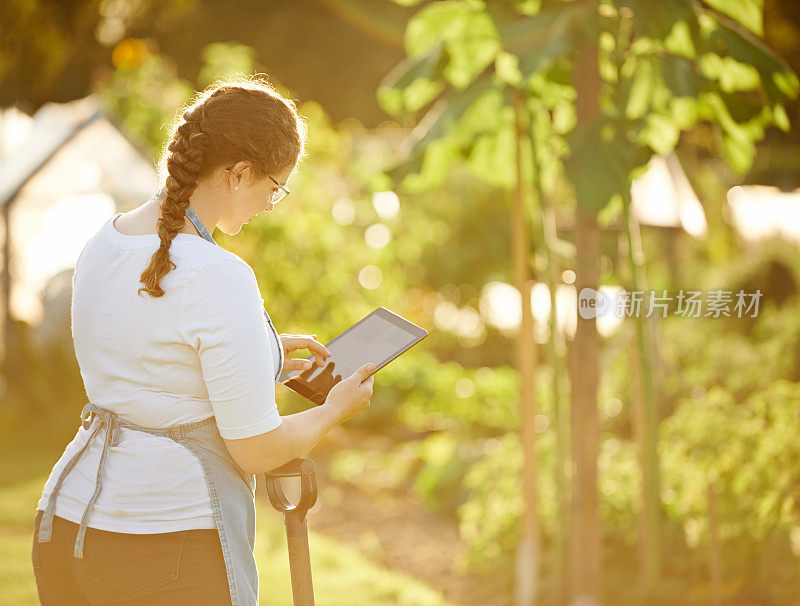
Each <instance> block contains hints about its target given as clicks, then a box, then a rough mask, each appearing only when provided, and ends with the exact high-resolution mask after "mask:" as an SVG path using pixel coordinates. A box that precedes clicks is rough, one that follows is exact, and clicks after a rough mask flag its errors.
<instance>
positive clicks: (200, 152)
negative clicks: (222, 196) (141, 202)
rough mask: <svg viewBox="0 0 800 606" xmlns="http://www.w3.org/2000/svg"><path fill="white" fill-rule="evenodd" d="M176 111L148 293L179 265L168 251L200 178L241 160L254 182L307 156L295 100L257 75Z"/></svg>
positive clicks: (226, 83)
mask: <svg viewBox="0 0 800 606" xmlns="http://www.w3.org/2000/svg"><path fill="white" fill-rule="evenodd" d="M181 109H182V111H179V112H178V113H176V117H175V119H174V120H173V123H172V128H171V136H170V137H169V139H168V140H167V142H166V144H165V145H164V150H163V152H162V154H161V158H160V161H159V172H160V175H161V181H162V182H163V183H164V184H165V187H164V188H162V192H163V199H162V201H161V216H160V217H159V219H158V236H159V238H160V239H161V245H160V246H159V247H158V250H156V252H155V253H153V256H152V257H151V259H150V264H149V265H148V266H147V268H146V269H145V270H144V272H143V273H142V276H141V283H142V284H144V286H143V287H141V288H140V289H139V290H138V293H141V291H145V292H147V293H148V294H150V295H151V296H153V297H161V296H163V295H164V290H163V289H162V288H161V286H160V284H159V283H160V281H161V278H163V277H164V276H165V275H166V274H167V273H169V271H170V270H171V269H175V267H176V265H175V263H173V262H172V261H171V260H170V257H169V248H170V245H171V244H172V240H173V238H174V237H175V235H176V234H177V233H178V232H179V231H180V230H181V229H183V227H184V225H185V223H186V215H185V213H184V211H185V210H186V208H187V207H188V206H189V198H190V197H191V195H192V193H193V192H194V190H195V189H196V188H197V184H198V181H199V180H200V179H202V178H205V177H208V176H209V175H211V174H212V173H214V171H216V170H217V169H219V168H222V167H227V166H230V165H232V164H235V163H236V162H239V161H242V160H246V161H249V162H250V163H251V169H250V170H251V175H252V178H253V179H256V180H260V179H266V178H267V175H268V174H274V173H279V172H282V171H284V170H288V169H290V168H292V167H294V166H295V165H296V164H297V163H298V162H299V161H300V160H301V159H302V158H303V157H304V156H305V143H306V138H307V126H306V123H305V120H304V119H303V118H302V117H301V116H300V115H299V114H298V113H297V107H296V106H295V103H294V102H293V101H292V100H290V99H286V98H284V97H283V96H281V94H280V93H279V92H278V91H277V90H276V89H275V87H273V86H272V84H270V83H269V82H268V81H267V80H266V79H265V78H263V77H261V76H238V77H236V78H233V79H223V80H217V81H215V82H214V83H213V84H211V85H209V86H208V88H206V89H205V90H204V91H202V92H200V93H197V94H196V95H195V97H194V98H193V99H192V100H191V101H190V102H189V104H188V105H185V106H183V107H182V108H181Z"/></svg>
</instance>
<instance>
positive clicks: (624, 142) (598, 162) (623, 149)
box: [565, 120, 652, 212]
mask: <svg viewBox="0 0 800 606" xmlns="http://www.w3.org/2000/svg"><path fill="white" fill-rule="evenodd" d="M621 126H622V125H619V124H614V123H610V122H604V121H601V120H597V121H594V122H592V123H590V124H586V125H584V126H582V127H580V128H578V129H576V130H575V131H574V132H573V133H572V134H571V136H570V137H569V145H570V150H571V153H570V156H569V158H567V160H566V162H565V170H566V174H567V177H568V178H569V180H570V182H571V183H572V185H573V187H574V188H575V196H576V198H577V201H578V204H579V205H580V206H582V207H583V208H585V209H586V210H590V211H594V212H597V211H599V210H601V209H602V208H604V207H605V206H606V205H607V204H608V203H609V201H610V200H611V198H612V197H613V196H614V195H615V194H620V195H623V196H625V195H628V192H629V191H630V174H631V172H632V171H633V170H634V169H636V168H638V167H640V166H643V165H645V164H647V161H648V160H649V159H650V156H651V155H652V154H651V152H650V150H648V149H647V148H645V147H643V146H641V145H639V144H638V143H636V142H633V141H630V140H629V139H628V138H627V137H626V136H625V135H624V133H623V132H622V131H621Z"/></svg>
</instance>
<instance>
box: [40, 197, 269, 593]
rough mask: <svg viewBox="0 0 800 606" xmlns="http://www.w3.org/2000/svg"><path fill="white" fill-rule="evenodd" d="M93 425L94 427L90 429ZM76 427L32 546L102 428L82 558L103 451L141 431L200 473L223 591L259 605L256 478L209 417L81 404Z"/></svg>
mask: <svg viewBox="0 0 800 606" xmlns="http://www.w3.org/2000/svg"><path fill="white" fill-rule="evenodd" d="M185 212H186V216H187V217H189V220H190V221H191V222H192V223H193V224H194V226H195V228H197V231H198V232H199V233H200V235H201V236H202V237H203V238H204V239H205V240H208V241H209V242H211V243H213V244H215V245H216V242H215V241H214V239H213V238H212V237H211V234H210V233H209V232H208V230H207V229H206V228H205V226H204V225H203V223H202V222H201V221H200V219H199V218H198V217H197V214H196V213H195V212H194V209H192V207H191V206H189V207H188V208H187V209H186V211H185ZM264 316H265V317H266V319H267V322H268V324H269V326H270V328H271V329H272V332H273V333H274V335H275V339H276V341H277V342H278V352H279V364H278V371H277V373H276V374H275V380H276V381H277V380H278V377H279V376H280V374H281V371H282V370H283V347H282V346H281V341H280V338H279V337H278V333H277V331H276V330H275V327H274V326H273V324H272V320H271V319H270V317H269V314H268V313H267V310H266V309H265V310H264ZM95 421H97V422H96V423H95ZM81 424H82V426H83V428H84V429H91V427H92V426H94V429H93V430H92V432H91V434H90V435H89V438H88V439H87V440H86V444H85V445H84V446H83V448H81V449H80V450H79V451H78V452H76V453H75V454H74V455H73V456H72V458H71V459H70V460H69V461H68V462H67V464H66V465H65V466H64V469H63V470H62V471H61V473H60V475H59V476H58V478H57V480H56V483H55V485H54V486H53V490H52V492H51V493H50V496H49V497H48V501H47V506H46V508H45V511H44V513H43V515H42V519H41V522H40V526H39V534H38V536H37V541H38V542H40V543H45V542H48V541H50V540H51V533H52V529H53V516H54V515H55V504H56V497H57V495H58V491H59V490H60V489H61V484H62V483H63V482H64V479H65V478H66V477H67V474H69V472H70V471H72V469H73V468H74V467H75V465H76V464H77V462H78V460H79V459H80V457H81V456H82V455H83V453H84V452H86V450H87V449H88V447H89V444H90V443H91V441H92V438H93V437H94V436H95V434H97V432H98V431H99V430H100V428H101V427H105V430H106V437H105V442H104V443H103V452H102V454H101V456H100V464H99V465H98V468H97V480H96V483H95V490H94V493H93V494H92V497H91V499H89V502H88V503H87V504H86V509H85V510H84V512H83V516H82V518H81V523H80V526H79V528H78V533H77V535H76V537H75V548H74V550H73V556H74V557H76V558H83V543H84V536H85V534H86V528H87V525H88V520H89V512H90V511H91V509H92V507H93V506H94V503H95V501H96V500H97V497H98V496H99V494H100V490H101V488H102V485H103V479H102V475H103V468H104V466H105V462H106V456H107V454H108V448H109V447H114V446H117V445H118V444H119V428H120V427H125V428H128V429H135V430H137V431H143V432H145V433H149V434H151V435H155V436H162V437H168V438H171V439H172V440H174V441H176V442H177V443H179V444H182V445H183V446H185V447H186V448H187V449H188V450H189V452H191V453H192V454H193V455H194V456H195V457H196V458H197V460H198V461H199V462H200V466H201V468H202V469H203V476H204V477H205V481H206V486H207V487H208V495H209V497H210V500H211V509H212V511H213V513H214V521H215V523H216V526H217V532H218V534H219V541H220V545H221V547H222V555H223V557H224V560H225V568H226V570H227V574H228V588H229V590H230V594H231V604H232V606H257V605H258V569H257V567H256V560H255V555H254V553H253V551H254V548H255V534H256V511H255V487H256V483H255V476H252V475H248V474H247V473H245V472H244V470H242V468H241V467H239V465H237V464H236V462H235V461H234V460H233V459H232V458H231V456H230V453H229V452H228V449H227V448H226V446H225V442H224V440H223V438H222V436H220V434H219V430H218V429H217V424H216V422H215V420H214V417H209V418H207V419H203V420H202V421H193V422H190V423H183V424H181V425H172V426H170V427H167V428H163V429H162V428H150V427H142V426H140V425H136V424H134V423H130V422H128V421H125V420H123V419H120V418H119V416H117V415H116V414H115V413H113V412H110V411H108V410H105V409H103V408H100V407H99V406H97V405H95V404H94V403H92V402H89V403H87V404H86V406H84V407H83V410H82V411H81Z"/></svg>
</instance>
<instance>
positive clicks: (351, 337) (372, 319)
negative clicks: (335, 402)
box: [279, 307, 428, 404]
mask: <svg viewBox="0 0 800 606" xmlns="http://www.w3.org/2000/svg"><path fill="white" fill-rule="evenodd" d="M427 334H428V332H427V331H426V330H424V329H423V328H420V327H419V326H417V325H416V324H413V323H412V322H409V321H408V320H406V319H405V318H403V317H401V316H398V315H397V314H395V313H393V312H391V311H389V310H388V309H386V308H385V307H379V308H378V309H376V310H375V311H373V312H372V313H370V314H369V315H368V316H366V317H365V318H363V319H362V320H359V321H358V322H357V323H355V324H354V325H353V326H351V327H350V328H348V329H347V330H346V331H344V332H343V333H342V334H340V335H339V336H338V337H335V338H334V339H332V340H331V341H330V342H328V343H325V347H327V348H328V351H330V352H331V356H330V357H329V358H328V359H327V360H326V364H325V366H323V367H319V366H312V367H311V368H309V369H308V370H304V371H299V370H292V371H288V372H285V373H283V374H282V375H281V376H280V378H279V381H280V382H281V383H283V384H284V385H286V387H289V388H291V389H293V390H294V391H297V392H298V393H299V394H301V395H303V396H305V397H306V398H308V399H310V400H311V401H312V402H314V403H315V404H322V403H324V401H325V397H326V396H327V395H328V392H329V391H330V390H331V388H332V387H333V386H334V385H336V383H338V382H339V381H341V380H342V379H344V378H346V377H349V376H350V375H351V374H353V373H354V372H355V371H356V370H358V369H359V368H361V367H362V366H364V364H367V363H369V362H372V363H373V364H375V371H377V370H378V369H380V368H382V367H383V366H386V364H388V363H389V362H391V361H392V360H393V359H394V358H396V357H397V356H399V355H400V354H401V353H403V352H404V351H406V350H407V349H408V348H410V347H411V346H412V345H414V344H415V343H417V342H418V341H420V340H421V339H422V338H423V337H425V335H427ZM306 359H308V360H313V359H314V356H313V355H311V356H308V358H306Z"/></svg>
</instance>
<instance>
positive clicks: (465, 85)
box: [378, 0, 798, 210]
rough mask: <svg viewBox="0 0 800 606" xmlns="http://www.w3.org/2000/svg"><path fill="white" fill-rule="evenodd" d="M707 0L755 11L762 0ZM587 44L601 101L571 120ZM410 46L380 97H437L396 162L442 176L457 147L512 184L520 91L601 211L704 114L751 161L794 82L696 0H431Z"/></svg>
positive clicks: (407, 180)
mask: <svg viewBox="0 0 800 606" xmlns="http://www.w3.org/2000/svg"><path fill="white" fill-rule="evenodd" d="M712 4H713V6H714V7H715V8H718V9H720V10H722V11H723V12H725V13H728V14H729V15H731V16H733V17H735V18H739V19H747V20H748V21H749V25H750V26H751V27H754V24H756V23H760V15H761V12H760V11H761V7H760V5H758V4H756V3H748V4H747V5H740V4H739V3H737V2H723V1H722V0H720V1H718V2H715V3H712ZM754 13H755V14H757V15H758V19H753V18H752V16H753V14H754ZM755 29H756V30H759V29H760V27H755ZM591 45H595V46H599V48H600V51H601V54H600V57H601V59H600V64H599V66H598V69H599V74H600V76H601V78H602V82H603V88H602V91H601V92H600V94H601V98H600V107H601V113H600V115H599V117H598V118H597V119H595V120H593V121H591V122H589V123H587V124H584V125H582V126H581V127H580V128H575V123H574V120H573V118H572V116H574V110H571V109H569V108H570V102H571V101H574V99H575V94H574V86H575V85H574V81H575V78H577V77H578V76H577V75H576V61H575V57H576V56H577V54H578V53H579V52H580V51H581V49H585V48H587V47H588V46H591ZM405 46H406V53H407V58H406V59H405V60H404V62H403V63H401V64H400V65H398V66H397V67H396V68H395V69H394V70H393V71H392V72H391V73H390V74H389V75H388V76H387V77H386V79H385V80H384V82H383V83H382V85H381V88H380V89H379V91H378V99H379V101H380V102H381V104H382V106H383V107H384V109H385V110H386V111H388V112H390V113H394V114H407V113H414V112H416V111H418V110H420V109H421V108H424V107H426V106H428V105H431V104H432V106H431V107H430V109H429V111H427V113H426V114H425V115H424V116H423V117H422V118H421V119H420V125H419V127H418V129H417V130H418V131H419V134H418V135H414V136H413V139H412V140H411V141H410V143H409V145H408V150H407V157H406V158H404V159H403V161H402V163H400V164H399V165H398V166H396V167H395V168H394V169H393V170H391V171H389V173H388V174H389V175H390V176H391V177H392V178H393V179H395V180H397V181H402V183H403V185H404V186H405V187H407V188H409V189H410V190H412V191H418V190H419V189H422V188H426V187H435V186H438V185H441V178H442V177H443V175H444V174H446V172H447V171H448V170H449V169H450V168H451V167H452V165H453V164H454V163H455V162H456V160H457V159H459V158H463V159H465V160H466V162H467V164H468V165H469V166H470V168H471V169H472V170H473V171H474V172H475V173H476V174H477V175H478V176H480V177H481V178H482V179H484V180H486V181H487V182H488V183H490V184H492V185H494V186H497V187H504V188H509V187H511V186H512V184H513V182H514V177H515V174H514V171H513V166H514V162H513V158H514V153H515V152H514V135H513V132H514V131H513V128H514V112H513V109H512V106H513V103H514V97H515V95H523V96H524V98H525V99H526V100H527V103H528V105H529V110H530V111H533V112H535V113H538V115H544V116H546V117H547V121H549V122H550V123H551V126H550V129H549V132H547V133H543V132H539V133H537V134H536V138H538V139H539V144H540V145H539V148H538V153H537V156H538V158H539V159H540V161H541V162H542V163H544V164H545V165H547V164H551V165H552V164H553V162H554V161H556V162H557V161H559V160H562V159H563V161H564V170H565V171H566V172H565V176H566V177H568V178H569V180H570V181H571V182H572V183H573V184H574V186H575V188H576V189H575V193H576V197H577V201H578V203H579V204H580V205H581V206H583V207H585V208H588V209H592V210H600V209H602V208H603V207H605V206H606V205H607V204H608V203H609V201H610V200H611V199H612V198H613V197H614V195H615V194H621V195H627V192H628V191H629V188H630V183H631V180H632V179H633V178H634V177H635V176H636V175H637V173H638V172H639V171H640V170H641V169H642V168H643V167H644V166H645V165H646V163H647V161H648V159H649V157H650V155H651V154H653V153H659V154H665V153H668V152H669V151H671V150H672V149H673V148H674V147H675V145H676V143H677V141H678V138H679V136H680V133H681V132H682V131H685V130H690V129H692V128H693V127H694V126H695V125H696V124H698V123H699V122H703V121H705V122H709V123H713V124H715V125H717V127H718V129H719V131H718V132H719V133H720V137H721V140H722V144H723V149H724V153H725V157H726V158H727V160H728V162H730V164H731V166H733V168H734V169H736V170H737V171H739V172H744V171H745V170H746V169H747V168H748V167H749V166H750V164H751V163H752V159H753V155H754V153H755V142H756V141H758V140H760V139H761V138H763V136H764V129H765V128H766V127H767V126H769V125H771V124H774V125H776V126H778V127H780V128H781V129H783V130H788V128H789V123H788V118H787V116H786V112H785V109H784V103H785V102H786V100H787V99H791V98H794V97H795V96H796V94H797V91H798V81H797V77H796V76H795V75H794V74H793V73H792V71H791V70H790V69H789V67H788V66H787V64H786V63H785V62H783V61H782V60H781V59H779V58H778V57H777V56H775V55H774V54H773V53H772V52H771V51H770V50H769V49H768V48H767V47H766V46H765V45H764V44H763V43H761V42H760V41H759V40H758V39H757V38H755V37H754V36H752V35H751V34H750V33H748V32H747V31H746V30H745V29H744V28H742V27H741V25H740V24H739V23H737V22H735V21H733V20H731V19H729V18H727V17H725V16H724V15H722V14H721V13H719V12H715V11H712V10H709V9H708V8H706V7H705V6H703V5H702V4H701V3H699V2H694V1H692V0H668V1H665V2H659V3H651V2H642V1H639V0H614V1H608V2H601V3H593V2H580V3H579V2H559V1H551V2H542V3H530V2H516V3H515V2H499V3H491V2H490V3H485V4H484V3H483V2H480V1H477V0H448V1H446V2H434V3H431V4H428V5H426V6H425V7H423V8H422V9H421V10H420V11H419V12H418V13H417V14H416V15H415V16H414V17H413V18H412V20H411V21H410V22H409V24H408V27H407V28H406V36H405ZM565 89H566V90H568V91H571V92H567V93H566V95H565V93H564V92H562V91H564V90H565ZM553 100H557V101H558V102H557V103H552V101H553ZM565 108H566V109H565ZM542 139H544V140H542ZM543 143H544V144H543ZM565 145H568V148H567V147H565ZM567 150H568V151H569V153H568V154H567V153H566V152H567ZM565 156H566V157H565ZM437 176H438V179H437ZM545 185H546V184H545Z"/></svg>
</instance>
